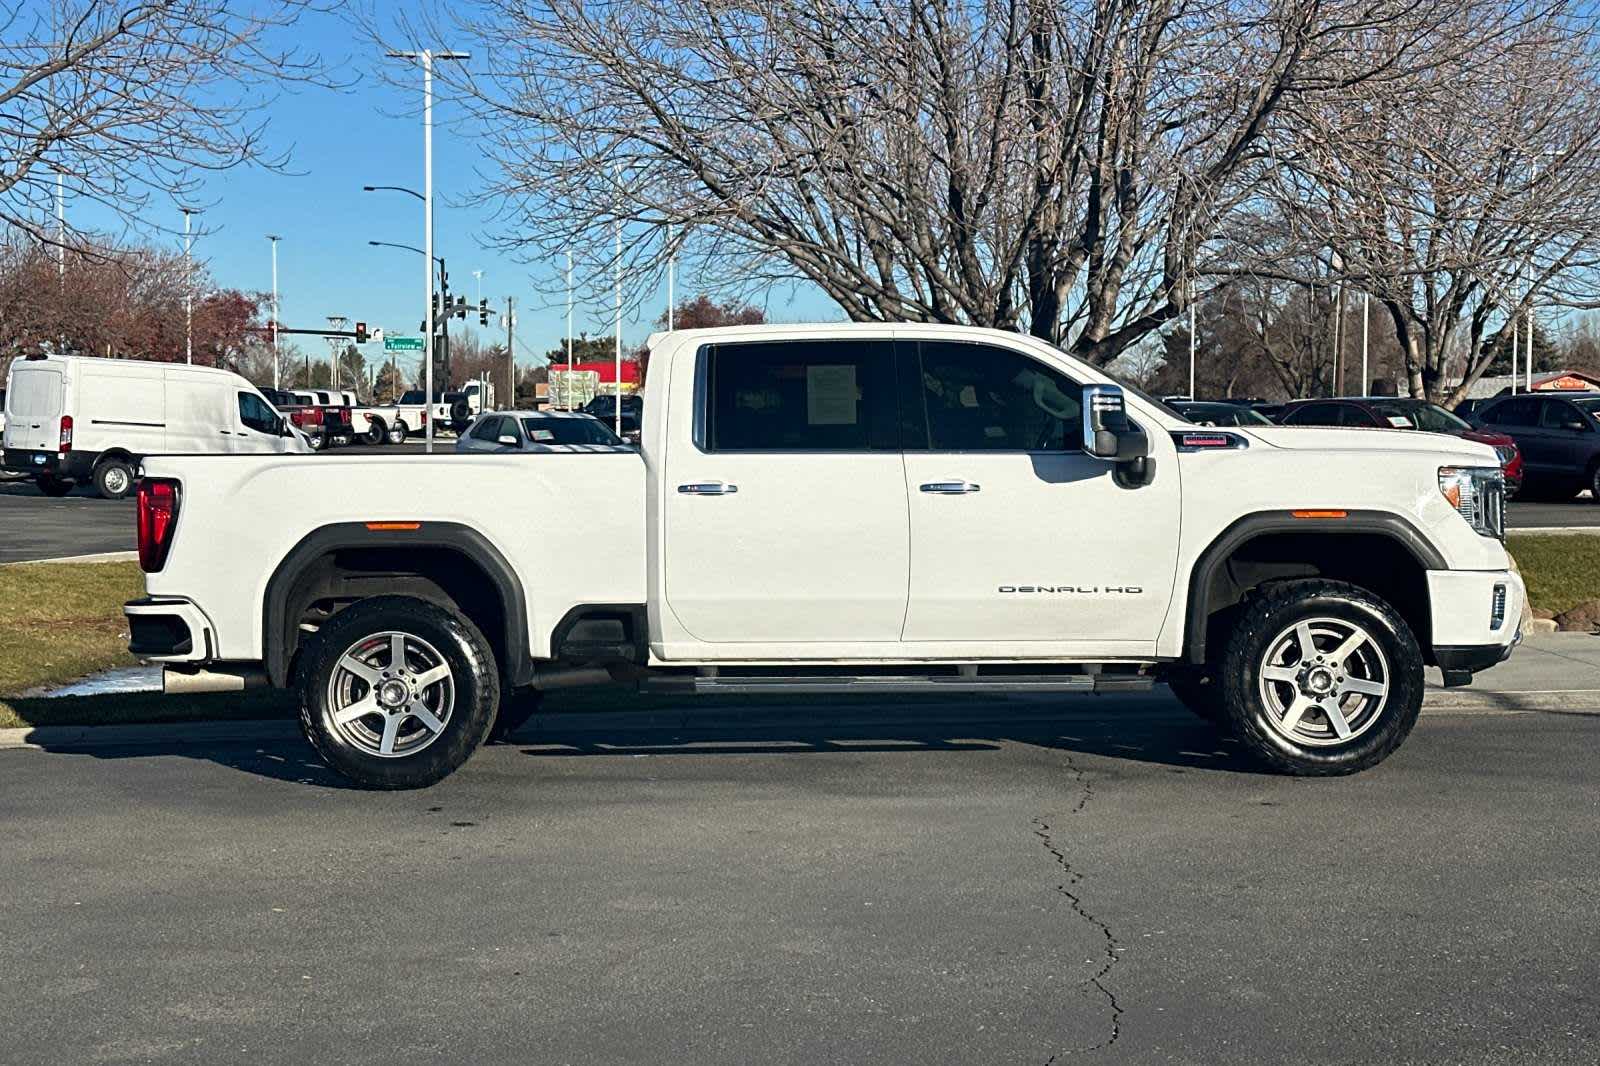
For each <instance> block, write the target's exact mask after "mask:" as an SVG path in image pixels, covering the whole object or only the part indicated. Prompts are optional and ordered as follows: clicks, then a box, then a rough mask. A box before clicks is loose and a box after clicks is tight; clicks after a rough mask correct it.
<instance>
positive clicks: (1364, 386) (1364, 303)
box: [1361, 292, 1372, 396]
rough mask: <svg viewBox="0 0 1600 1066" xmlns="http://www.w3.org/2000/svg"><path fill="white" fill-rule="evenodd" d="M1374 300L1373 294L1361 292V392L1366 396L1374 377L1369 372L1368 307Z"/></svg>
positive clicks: (1370, 389)
mask: <svg viewBox="0 0 1600 1066" xmlns="http://www.w3.org/2000/svg"><path fill="white" fill-rule="evenodd" d="M1371 302H1372V294H1371V293H1370V292H1363V293H1362V294H1361V394H1362V395H1363V396H1365V395H1366V394H1367V393H1369V392H1371V391H1372V378H1371V376H1369V374H1368V373H1367V308H1368V305H1369V304H1371Z"/></svg>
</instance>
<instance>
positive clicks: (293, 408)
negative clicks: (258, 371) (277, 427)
mask: <svg viewBox="0 0 1600 1066" xmlns="http://www.w3.org/2000/svg"><path fill="white" fill-rule="evenodd" d="M261 395H262V396H264V397H266V399H267V401H268V402H269V403H271V404H272V406H273V407H274V408H275V409H276V410H277V411H278V412H279V413H280V414H282V415H283V416H284V417H285V418H287V419H288V420H289V424H290V425H292V426H294V428H295V429H297V430H299V431H300V432H301V433H303V434H304V435H305V438H306V443H307V444H309V445H310V446H311V450H312V451H320V450H322V448H323V447H324V446H325V444H326V441H325V439H324V437H323V432H322V408H321V407H320V406H318V405H317V404H315V403H313V402H311V400H312V397H311V396H310V395H309V394H302V393H294V392H288V391H286V390H284V389H262V390H261Z"/></svg>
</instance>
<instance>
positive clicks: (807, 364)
mask: <svg viewBox="0 0 1600 1066" xmlns="http://www.w3.org/2000/svg"><path fill="white" fill-rule="evenodd" d="M650 349H651V353H652V359H651V365H650V372H651V382H652V384H651V388H650V391H649V393H648V394H647V397H646V400H645V404H646V407H647V408H648V410H647V412H646V417H645V419H644V423H645V430H644V442H643V446H642V448H643V452H642V455H641V454H638V453H635V452H633V451H631V450H630V451H624V450H622V449H610V450H608V451H606V452H605V453H601V454H581V455H579V454H568V453H558V454H548V455H543V456H541V457H540V458H539V459H537V460H535V461H531V462H462V463H450V462H434V463H418V462H415V461H413V460H411V459H409V458H388V457H379V458H374V459H370V460H368V461H367V462H365V463H363V464H362V471H361V476H360V477H358V478H357V477H351V476H350V470H349V468H348V467H344V466H341V465H340V464H336V463H334V464H330V463H303V462H295V463H291V462H285V461H283V460H281V459H277V458H272V457H246V456H236V457H232V458H230V459H226V460H224V461H220V462H218V461H212V460H204V461H202V460H196V459H186V458H182V457H176V458H167V457H163V458H160V459H151V460H150V461H149V463H148V464H147V475H148V476H147V477H146V479H145V480H144V481H143V482H141V488H140V501H141V507H140V511H139V515H140V521H139V523H138V528H139V531H140V534H139V552H140V560H141V565H142V567H143V568H144V571H145V573H146V575H147V577H146V581H145V584H146V590H147V596H146V598H143V599H138V600H134V601H133V602H131V603H129V604H127V605H126V607H125V612H126V615H127V617H128V620H129V629H130V634H131V637H132V644H131V648H132V651H133V653H134V654H135V655H137V656H139V657H141V658H144V659H150V660H155V661H159V662H163V663H166V664H168V665H167V666H166V669H165V671H164V675H165V678H166V682H167V684H168V686H169V688H170V689H172V690H188V691H208V690H222V689H228V688H237V687H241V686H243V685H245V684H250V683H256V682H258V681H264V682H267V683H270V684H273V685H278V686H289V685H293V686H295V688H296V689H297V690H298V693H299V697H298V698H299V707H300V722H301V726H302V728H303V729H304V731H305V733H306V735H307V737H308V738H309V739H310V742H311V743H312V744H313V745H314V746H315V748H316V750H317V752H318V753H320V755H321V756H322V758H323V759H324V760H326V761H327V763H328V764H329V765H330V766H332V767H334V768H335V769H336V770H337V771H338V772H339V773H341V774H343V775H344V776H346V777H347V778H349V779H350V780H352V781H354V782H357V783H358V784H360V785H363V786H366V787H371V788H411V787H420V786H424V785H429V784H432V783H433V782H435V781H438V780H439V779H441V778H443V777H444V776H445V775H447V774H449V773H451V772H452V771H453V770H455V769H456V768H457V767H459V766H460V765H461V764H462V763H463V762H464V761H466V759H467V758H468V757H469V756H470V755H471V754H472V752H473V751H474V749H476V748H477V747H478V745H479V744H481V743H482V742H483V740H484V738H485V737H488V736H492V735H502V734H503V733H504V732H506V731H508V730H509V729H511V728H514V727H515V726H516V725H517V724H518V723H519V722H520V720H521V719H522V718H524V717H525V716H526V715H527V714H530V713H531V712H532V710H533V708H534V707H535V706H536V705H537V701H538V697H539V695H540V694H541V693H543V692H545V691H549V690H553V689H557V688H561V687H567V686H572V685H582V684H600V683H609V682H613V681H624V682H629V683H633V684H636V685H638V686H640V687H642V688H644V689H655V688H660V689H663V690H672V691H677V692H681V693H685V694H692V693H714V692H721V693H733V694H747V693H753V692H761V693H774V692H777V693H782V692H789V693H818V692H850V693H861V692H864V691H866V692H871V693H872V694H873V696H874V698H878V697H881V696H882V695H883V694H885V693H892V692H923V693H927V692H942V693H954V692H969V693H970V692H988V693H1001V692H1011V691H1029V692H1052V691H1053V692H1095V691H1103V692H1110V691H1117V690H1147V689H1148V688H1149V687H1150V686H1151V685H1152V683H1153V682H1155V681H1156V680H1157V679H1158V678H1161V679H1165V680H1166V681H1167V682H1168V683H1169V684H1170V685H1171V686H1172V690H1173V692H1174V693H1176V694H1177V695H1178V697H1179V698H1180V699H1182V700H1183V701H1185V703H1187V705H1188V706H1189V707H1191V708H1192V709H1193V710H1194V711H1195V712H1196V713H1197V714H1199V715H1202V716H1204V717H1206V718H1208V719H1210V720H1212V721H1214V722H1217V723H1219V725H1220V727H1221V728H1223V729H1225V730H1226V731H1227V733H1228V734H1229V735H1230V736H1232V737H1233V738H1235V740H1236V741H1237V745H1238V748H1239V750H1240V751H1241V752H1244V753H1251V754H1253V755H1254V756H1255V757H1256V758H1257V759H1258V760H1259V761H1260V762H1261V763H1262V764H1264V765H1265V766H1268V767H1270V768H1273V769H1275V770H1277V771H1279V772H1284V773H1291V774H1303V775H1317V776H1321V775H1332V774H1344V773H1351V772H1354V771H1357V770H1361V769H1364V768H1366V767H1369V766H1372V765H1375V764H1376V763H1378V762H1380V761H1381V760H1383V759H1384V758H1385V757H1386V756H1388V755H1389V753H1390V752H1392V751H1394V750H1395V749H1396V748H1397V747H1398V746H1399V745H1400V744H1401V742H1402V741H1403V740H1404V739H1405V737H1406V735H1407V734H1408V733H1409V732H1410V730H1411V728H1412V726H1413V725H1414V724H1415V723H1416V721H1417V715H1418V712H1419V710H1420V708H1421V702H1422V694H1423V688H1424V674H1423V671H1424V667H1425V666H1426V665H1428V664H1434V665H1437V666H1439V667H1440V668H1441V670H1442V673H1443V680H1444V683H1445V684H1447V685H1460V684H1465V683H1467V682H1468V681H1470V680H1471V677H1472V674H1473V672H1475V671H1478V670H1483V669H1486V668H1488V667H1490V666H1492V665H1493V664H1495V663H1497V662H1499V661H1501V660H1502V659H1504V658H1505V657H1506V656H1507V655H1509V654H1510V653H1511V649H1512V648H1513V647H1514V645H1515V641H1516V638H1517V635H1518V627H1519V621H1518V620H1519V618H1520V615H1521V610H1522V605H1523V602H1524V599H1525V596H1524V590H1523V584H1522V579H1521V578H1520V577H1519V576H1518V575H1517V573H1516V572H1515V571H1514V570H1512V569H1511V563H1510V559H1509V557H1508V556H1507V555H1506V551H1505V546H1504V544H1503V542H1502V538H1503V535H1504V531H1503V528H1502V527H1503V523H1502V519H1503V510H1502V507H1501V492H1502V487H1503V478H1502V475H1501V471H1500V465H1499V463H1498V462H1497V461H1496V458H1495V454H1494V452H1493V451H1492V450H1491V449H1489V448H1488V447H1486V446H1484V445H1482V444H1478V443H1475V442H1473V441H1470V440H1465V439H1461V438H1458V437H1452V436H1447V435H1444V434H1434V433H1345V432H1337V431H1331V430H1314V429H1284V428H1282V427H1266V426H1262V427H1254V428H1241V429H1233V430H1212V431H1206V432H1197V431H1196V428H1195V427H1194V426H1193V425H1192V424H1190V423H1188V422H1185V421H1184V420H1182V419H1180V418H1177V417H1175V416H1174V415H1172V414H1171V413H1170V412H1167V411H1166V410H1165V409H1164V408H1162V407H1161V406H1160V405H1159V404H1157V403H1154V402H1152V401H1149V400H1146V399H1144V398H1143V397H1141V396H1139V395H1137V394H1135V393H1131V392H1130V393H1128V394H1127V395H1126V396H1124V393H1123V390H1122V389H1121V388H1119V387H1118V386H1117V385H1116V384H1115V383H1114V382H1113V381H1112V380H1111V379H1110V378H1108V377H1107V376H1106V374H1105V373H1104V372H1103V371H1102V370H1100V369H1099V368H1097V367H1095V366H1093V365H1091V364H1089V363H1087V362H1083V361H1080V360H1078V359H1074V358H1073V357H1071V356H1069V355H1067V354H1066V353H1064V352H1063V351H1061V350H1060V349H1058V348H1056V347H1054V346H1052V345H1050V344H1048V343H1046V342H1045V341H1043V340H1041V339H1039V338H1036V337H1030V336H1025V335H1022V334H1016V333H1009V332H1002V331H998V330H986V329H972V328H964V327H959V326H946V325H928V324H909V323H892V324H889V323H882V324H880V323H863V324H856V325H843V324H838V323H833V324H823V325H814V326H803V325H792V324H786V325H783V326H775V327H763V326H741V327H727V328H722V329H708V330H685V331H678V332H673V333H666V334H656V335H654V336H653V337H652V338H651V343H650ZM516 689H522V690H524V693H523V694H522V695H521V696H519V697H517V698H516V699H513V698H512V692H513V690H516Z"/></svg>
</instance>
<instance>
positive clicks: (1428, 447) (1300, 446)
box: [1240, 426, 1500, 466]
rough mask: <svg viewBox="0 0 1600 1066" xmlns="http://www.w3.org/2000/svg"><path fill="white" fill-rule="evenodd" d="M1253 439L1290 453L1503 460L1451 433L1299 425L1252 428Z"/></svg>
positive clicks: (1475, 462)
mask: <svg viewBox="0 0 1600 1066" xmlns="http://www.w3.org/2000/svg"><path fill="white" fill-rule="evenodd" d="M1240 428H1241V429H1247V430H1248V432H1249V434H1250V436H1251V437H1252V438H1254V439H1256V440H1259V441H1261V442H1262V443H1263V444H1268V445H1271V446H1272V447H1274V448H1284V449H1287V450H1289V451H1307V452H1342V453H1344V454H1351V453H1356V452H1374V453H1378V452H1385V453H1389V454H1396V453H1403V454H1408V455H1415V456H1418V457H1434V458H1437V459H1438V460H1439V462H1440V463H1455V464H1458V465H1464V466H1499V465H1500V457H1499V456H1498V455H1496V454H1495V452H1494V449H1493V448H1491V447H1489V446H1488V445H1487V444H1479V443H1477V442H1475V441H1470V440H1465V439H1463V438H1461V437H1453V436H1450V435H1449V434H1447V433H1421V432H1418V431H1417V430H1414V429H1365V428H1351V429H1338V428H1322V427H1310V426H1307V427H1299V426H1271V427H1268V426H1249V427H1240Z"/></svg>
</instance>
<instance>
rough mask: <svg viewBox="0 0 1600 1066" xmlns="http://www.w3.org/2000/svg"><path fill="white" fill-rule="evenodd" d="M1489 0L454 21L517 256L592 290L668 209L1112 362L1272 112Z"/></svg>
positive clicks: (1259, 163)
mask: <svg viewBox="0 0 1600 1066" xmlns="http://www.w3.org/2000/svg"><path fill="white" fill-rule="evenodd" d="M1507 2H1509V0H1507ZM1507 2H1497V3H1490V2H1489V0H1456V2H1453V3H1450V4H1445V3H1418V2H1416V0H1208V2H1204V3H1194V2H1186V0H1064V2H1061V0H865V2H862V0H703V2H699V3H694V4H682V3H679V2H677V0H626V2H623V0H615V2H612V0H485V3H484V4H483V7H484V9H485V10H484V12H483V14H482V16H481V17H479V18H476V19H469V20H465V21H464V24H463V25H462V26H461V27H459V31H460V32H462V33H465V34H468V35H471V36H473V37H475V38H476V39H477V41H478V42H479V46H480V47H478V48H477V49H476V50H475V51H477V52H478V53H480V54H482V55H484V56H486V57H488V58H487V62H488V69H487V71H484V72H480V73H479V75H478V76H477V77H476V79H474V80H472V81H471V82H470V83H469V84H468V85H467V88H468V89H469V90H470V93H471V96H472V98H473V99H475V101H476V103H477V104H478V107H479V109H480V110H479V115H480V117H481V118H483V119H484V120H486V121H487V122H488V124H489V128H490V129H491V131H492V134H493V136H492V145H493V154H494V156H495V159H496V162H497V163H498V168H499V174H498V176H497V180H496V181H495V184H494V187H493V188H492V189H491V190H490V192H489V195H490V196H492V197H495V198H496V199H498V200H500V202H501V203H502V205H503V207H504V216H503V218H502V219H501V221H502V223H503V231H504V232H506V233H508V234H509V236H508V237H506V238H505V241H506V243H507V244H508V245H510V246H512V247H514V248H516V249H518V250H520V251H521V252H523V253H524V254H526V255H527V256H529V257H530V258H533V257H552V256H557V255H559V254H560V253H561V252H563V251H564V250H566V249H568V248H571V249H572V250H574V251H575V252H576V253H578V254H580V255H582V254H584V253H586V252H587V253H590V254H589V256H588V267H589V277H590V279H591V281H592V283H593V286H594V288H595V289H596V290H600V289H602V288H603V286H604V285H605V284H606V283H607V281H608V279H609V267H610V266H611V263H610V252H609V248H610V246H609V242H608V241H607V240H606V238H608V237H609V236H610V233H611V227H612V226H613V225H616V224H621V225H622V226H623V227H624V230H625V233H626V238H627V244H626V248H625V250H624V253H623V255H624V257H625V258H626V259H627V261H628V266H629V268H630V270H639V269H645V270H649V269H653V268H657V267H659V265H660V263H661V262H662V261H663V258H664V255H665V251H666V249H665V243H666V242H665V240H664V236H665V234H666V233H667V232H668V231H669V227H670V232H671V233H672V234H673V238H672V241H673V246H674V250H676V251H677V252H678V253H679V254H680V256H681V257H683V258H685V259H687V260H688V261H689V262H690V265H691V269H693V270H695V271H696V273H697V276H698V277H700V278H702V279H705V280H707V281H709V282H712V283H720V284H721V285H723V286H725V287H727V288H729V289H732V290H736V291H737V290H740V289H741V288H743V289H746V290H749V289H754V288H759V287H764V286H769V285H772V284H775V283H781V282H787V281H792V280H796V279H801V280H805V281H809V282H811V283H814V284H816V285H817V286H819V287H820V288H821V289H822V290H823V291H824V292H826V293H827V294H828V295H829V296H830V297H831V298H832V299H833V300H835V301H836V302H837V303H838V304H839V306H840V307H842V308H843V309H844V310H845V312H846V313H847V314H848V315H849V316H850V317H851V318H854V319H912V320H924V321H942V322H968V323H974V324H980V325H987V326H995V327H1001V328H1007V329H1027V330H1029V331H1031V332H1032V333H1034V334H1036V335H1038V336H1041V337H1045V338H1048V339H1050V340H1052V341H1056V342H1058V343H1062V344H1065V345H1068V346H1069V347H1071V348H1072V349H1073V350H1074V351H1076V352H1077V353H1078V354H1080V355H1083V356H1085V357H1087V358H1089V359H1092V360H1094V361H1097V362H1107V361H1109V360H1111V359H1113V358H1115V357H1116V356H1117V355H1118V353H1120V352H1121V351H1122V350H1124V349H1125V348H1127V347H1128V346H1129V345H1131V344H1133V343H1135V342H1137V341H1138V340H1139V339H1140V338H1141V337H1144V336H1146V335H1148V334H1150V333H1151V332H1152V331H1155V330H1157V329H1159V328H1160V327H1161V326H1162V325H1163V324H1164V323H1166V322H1167V321H1169V320H1170V319H1172V318H1174V317H1175V316H1177V315H1178V314H1180V313H1181V312H1182V311H1183V309H1184V308H1185V307H1186V306H1187V304H1188V302H1189V300H1190V289H1191V283H1192V281H1193V279H1194V278H1195V277H1196V276H1197V275H1198V274H1201V273H1203V272H1204V271H1206V270H1207V269H1209V267H1210V264H1209V262H1208V259H1209V255H1210V252H1209V248H1210V245H1211V242H1212V240H1213V238H1214V237H1215V236H1216V235H1217V234H1219V233H1220V232H1222V231H1224V230H1225V229H1226V228H1227V227H1228V225H1229V224H1230V219H1231V218H1232V217H1233V216H1234V214H1235V213H1237V212H1238V211H1239V210H1241V209H1242V208H1243V207H1245V206H1246V205H1247V204H1248V203H1249V201H1250V200H1251V198H1252V197H1253V196H1254V195H1255V194H1256V191H1257V189H1258V186H1259V185H1260V183H1261V182H1262V181H1263V175H1264V172H1265V171H1266V170H1268V169H1269V167H1270V156H1269V148H1270V144H1269V140H1268V135H1269V133H1270V132H1271V131H1272V130H1273V129H1274V127H1275V124H1276V123H1277V122H1278V121H1279V116H1280V114H1281V113H1284V112H1286V111H1288V110H1291V109H1293V110H1310V109H1313V108H1316V107H1318V106H1325V107H1329V108H1332V107H1335V106H1337V104H1338V102H1339V101H1341V100H1344V99H1346V98H1348V97H1349V96H1350V94H1351V92H1352V89H1353V88H1354V87H1357V86H1377V85H1381V84H1386V83H1389V82H1391V81H1394V80H1398V79H1405V78H1410V77H1415V76H1416V75H1417V74H1418V73H1419V72H1420V71H1425V70H1430V69H1435V68H1438V67H1440V66H1441V65H1448V64H1450V63H1452V62H1454V61H1456V60H1458V59H1459V57H1461V56H1463V55H1468V54H1470V53H1471V52H1472V50H1473V49H1474V48H1475V47H1477V46H1478V45H1479V44H1481V43H1482V41H1483V40H1484V39H1486V38H1488V37H1490V36H1492V35H1493V33H1495V32H1499V30H1500V28H1501V21H1500V18H1499V16H1500V15H1501V14H1503V10H1504V9H1505V8H1506V7H1507ZM1462 9H1465V10H1466V11H1467V12H1468V15H1467V16H1466V17H1462V16H1460V15H1458V14H1457V12H1458V11H1459V10H1462ZM430 36H432V37H433V39H439V38H440V35H439V34H437V33H431V34H430ZM446 76H450V75H449V74H447V75H446ZM601 248H603V249H604V250H603V251H598V250H597V249H601Z"/></svg>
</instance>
